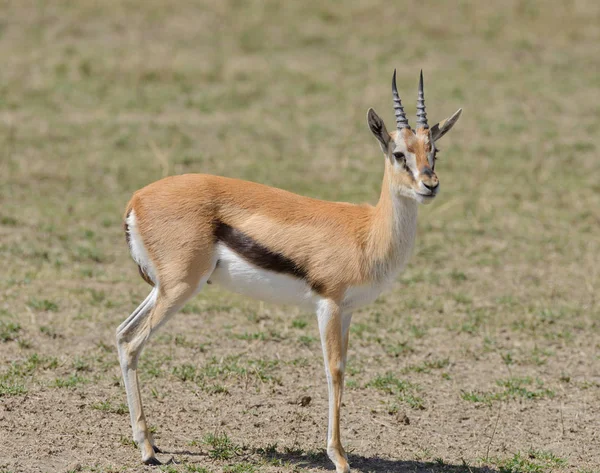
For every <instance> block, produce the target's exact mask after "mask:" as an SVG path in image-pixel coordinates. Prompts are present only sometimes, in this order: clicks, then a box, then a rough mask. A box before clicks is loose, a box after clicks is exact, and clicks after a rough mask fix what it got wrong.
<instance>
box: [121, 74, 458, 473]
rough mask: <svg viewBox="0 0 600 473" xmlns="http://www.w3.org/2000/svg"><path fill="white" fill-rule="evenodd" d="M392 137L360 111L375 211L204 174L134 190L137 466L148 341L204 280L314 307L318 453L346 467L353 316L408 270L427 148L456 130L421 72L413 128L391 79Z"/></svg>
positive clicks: (148, 440) (428, 170)
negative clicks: (372, 143)
mask: <svg viewBox="0 0 600 473" xmlns="http://www.w3.org/2000/svg"><path fill="white" fill-rule="evenodd" d="M392 93H393V101H394V110H395V115H396V128H397V129H396V130H394V131H393V132H391V133H388V131H387V129H386V127H385V125H384V123H383V120H382V119H381V118H379V116H378V115H377V114H376V113H375V111H374V110H373V109H369V111H368V113H367V121H368V123H369V128H370V129H371V132H372V133H373V134H374V135H375V137H376V138H377V140H378V141H379V145H380V146H381V149H382V151H383V154H384V158H385V159H384V164H385V172H384V176H383V184H382V189H381V196H380V198H379V202H378V203H377V205H376V206H375V207H372V206H370V205H354V204H347V203H340V202H325V201H321V200H317V199H311V198H310V197H302V196H299V195H296V194H292V193H290V192H286V191H284V190H281V189H276V188H273V187H268V186H264V185H261V184H255V183H253V182H246V181H240V180H237V179H229V178H225V177H217V176H210V175H203V174H187V175H182V176H173V177H167V178H165V179H162V180H160V181H158V182H155V183H153V184H150V185H148V186H147V187H144V188H143V189H141V190H139V191H137V192H136V193H135V194H134V195H133V198H132V199H131V201H130V202H129V204H128V205H127V209H126V212H125V233H126V237H127V242H128V244H129V249H130V251H131V255H132V257H133V259H134V260H135V262H136V263H137V264H138V266H139V270H140V274H141V276H142V277H143V278H144V280H145V281H146V282H147V283H149V284H150V285H152V286H153V289H152V291H151V292H150V294H149V295H148V297H147V298H146V300H145V301H144V302H142V304H140V306H139V307H138V308H137V309H135V311H134V312H133V313H132V314H131V315H130V316H129V317H128V318H127V320H125V321H124V322H123V323H122V324H121V325H120V326H119V328H118V329H117V344H118V348H119V360H120V364H121V369H122V371H123V379H124V381H125V388H126V390H127V402H128V404H129V412H130V414H131V425H132V428H133V439H134V440H135V441H136V442H137V444H138V445H139V447H140V449H141V451H142V460H143V461H144V463H146V464H159V461H158V460H157V459H156V456H155V452H158V451H159V450H158V449H157V448H156V446H154V441H153V439H152V435H151V434H150V432H149V430H148V424H147V423H146V418H145V416H144V412H143V409H142V399H141V396H140V389H139V385H138V377H137V364H138V358H139V355H140V352H141V351H142V348H143V346H144V344H145V343H146V341H147V340H148V338H149V337H150V335H152V333H154V332H155V331H156V330H157V329H158V328H159V327H160V326H161V325H162V324H164V323H165V322H166V321H167V320H168V319H169V317H171V316H172V315H173V314H175V312H177V310H178V309H180V308H181V307H182V306H183V305H184V304H185V302H186V301H187V300H189V299H190V298H191V297H193V296H194V295H195V294H197V293H198V292H199V291H200V290H201V289H202V287H203V286H204V285H205V284H206V283H207V282H211V283H215V284H220V285H222V286H224V287H226V288H228V289H230V290H232V291H235V292H239V293H242V294H246V295H248V296H252V297H255V298H258V299H262V300H266V301H273V302H278V303H282V304H295V305H299V306H302V307H305V308H308V309H312V310H315V311H316V314H317V318H318V325H319V331H320V335H321V343H322V347H323V356H324V358H325V372H326V374H327V384H328V388H329V426H328V430H327V453H328V455H329V458H331V460H332V461H333V462H334V463H335V466H336V469H337V472H347V471H349V467H348V461H347V456H346V452H345V451H344V448H343V447H342V443H341V439H340V406H341V404H342V390H343V384H344V369H345V367H346V353H347V350H348V329H349V326H350V319H351V316H352V311H354V310H355V309H357V308H359V307H361V306H364V305H365V304H368V303H370V302H372V301H373V300H374V299H375V298H376V297H377V296H378V295H379V293H380V292H381V291H382V290H383V289H384V288H385V287H386V286H387V285H388V284H390V283H391V282H392V281H393V280H394V278H395V277H396V275H397V274H398V272H399V271H400V270H402V268H403V267H404V266H405V265H406V263H407V261H408V259H409V256H410V254H411V251H412V249H413V244H414V241H415V232H416V227H417V204H418V203H429V202H431V201H432V200H433V199H434V197H435V196H436V195H437V193H438V190H439V182H438V177H437V176H436V174H435V160H436V147H435V142H436V141H437V140H438V139H440V138H441V137H442V136H444V135H445V134H446V132H448V130H450V129H451V128H452V126H454V124H455V123H456V121H457V120H458V118H459V117H460V114H461V110H458V111H457V112H456V113H455V114H454V115H452V116H451V117H450V118H449V119H447V120H445V121H443V122H441V123H438V124H437V125H434V126H432V127H431V128H430V127H429V126H428V125H427V115H426V113H425V102H424V96H423V74H422V73H421V78H420V81H419V92H418V101H417V126H416V128H415V130H412V129H411V128H410V126H409V124H408V120H407V118H406V116H405V114H404V109H403V107H402V103H401V101H400V97H399V96H398V91H397V89H396V72H395V71H394V77H393V80H392Z"/></svg>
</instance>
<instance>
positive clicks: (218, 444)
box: [202, 433, 242, 460]
mask: <svg viewBox="0 0 600 473" xmlns="http://www.w3.org/2000/svg"><path fill="white" fill-rule="evenodd" d="M202 441H203V443H204V444H205V445H206V446H207V447H208V456H209V457H210V458H212V459H213V460H231V459H232V458H233V457H235V456H237V455H239V454H240V453H241V451H242V448H241V447H240V446H239V445H237V444H235V443H234V442H233V441H232V440H231V439H230V438H229V436H228V435H227V434H226V433H222V434H206V435H205V436H204V438H203V439H202Z"/></svg>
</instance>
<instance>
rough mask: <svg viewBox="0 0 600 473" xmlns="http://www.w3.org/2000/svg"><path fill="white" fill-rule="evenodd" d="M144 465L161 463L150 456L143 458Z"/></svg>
mask: <svg viewBox="0 0 600 473" xmlns="http://www.w3.org/2000/svg"><path fill="white" fill-rule="evenodd" d="M144 465H162V463H161V462H160V461H159V460H158V458H156V457H150V458H148V459H147V460H144Z"/></svg>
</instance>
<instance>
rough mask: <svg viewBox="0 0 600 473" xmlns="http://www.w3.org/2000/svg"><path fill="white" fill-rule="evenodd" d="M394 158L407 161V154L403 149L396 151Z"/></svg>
mask: <svg viewBox="0 0 600 473" xmlns="http://www.w3.org/2000/svg"><path fill="white" fill-rule="evenodd" d="M394 158H396V161H406V156H404V153H403V152H401V151H398V152H396V153H394Z"/></svg>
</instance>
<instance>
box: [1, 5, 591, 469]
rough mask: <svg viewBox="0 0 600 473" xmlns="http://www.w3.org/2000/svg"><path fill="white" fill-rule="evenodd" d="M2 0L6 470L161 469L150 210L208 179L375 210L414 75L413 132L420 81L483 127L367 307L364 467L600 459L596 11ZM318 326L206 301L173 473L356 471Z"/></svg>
mask: <svg viewBox="0 0 600 473" xmlns="http://www.w3.org/2000/svg"><path fill="white" fill-rule="evenodd" d="M1 5H2V12H3V14H2V18H1V20H0V64H2V65H1V67H0V265H1V267H2V273H1V276H0V362H1V365H0V444H1V445H2V452H1V453H0V472H2V473H7V472H11V473H16V472H38V471H44V472H46V471H60V472H66V471H94V472H121V471H124V472H134V471H136V472H137V471H142V470H143V471H156V469H152V468H149V467H148V468H143V467H142V466H141V465H140V462H139V453H138V451H137V450H136V449H135V447H134V446H133V445H132V442H131V441H130V428H129V418H128V415H127V408H126V405H125V404H124V402H125V396H124V389H123V386H122V383H121V381H120V372H119V367H118V363H117V356H116V349H115V346H114V330H115V328H116V326H117V325H118V324H119V323H120V322H121V321H122V320H123V319H124V318H125V317H126V316H127V315H128V314H129V313H130V312H131V311H132V310H133V309H134V308H135V307H136V306H137V304H138V303H139V302H140V301H141V300H142V299H143V298H144V297H145V296H146V294H147V292H148V287H147V286H146V285H145V283H144V282H143V281H142V280H141V279H140V278H139V277H138V276H137V271H136V268H135V265H134V264H133V263H132V262H131V261H130V259H129V255H128V252H127V248H126V246H125V242H124V237H123V233H122V222H121V215H122V211H123V208H124V205H125V203H126V201H127V200H128V198H129V196H130V195H131V193H132V192H133V191H134V190H136V189H137V188H139V187H141V186H143V185H145V184H147V183H149V182H151V181H153V180H156V179H159V178H161V177H163V176H166V175H169V174H177V173H184V172H208V173H214V174H222V175H227V176H234V177H240V178H245V179H250V180H256V181H259V182H263V183H266V184H270V185H274V186H278V187H283V188H285V189H288V190H291V191H295V192H298V193H303V194H306V195H310V196H313V197H319V198H324V199H331V200H348V201H353V202H361V201H368V202H371V203H373V202H374V201H375V199H376V198H377V196H378V193H379V186H380V179H381V174H382V168H383V163H382V158H381V156H380V152H379V147H378V145H377V143H376V141H375V140H374V139H373V137H372V136H371V135H370V133H369V131H368V128H367V126H366V120H365V113H366V110H367V108H368V107H369V106H373V107H374V108H375V109H376V110H377V111H378V112H379V113H380V114H381V115H382V116H384V117H385V118H386V121H387V122H388V126H390V127H391V126H392V124H393V114H392V108H391V93H390V86H389V84H390V79H391V72H392V70H393V69H394V68H395V67H397V68H398V86H399V89H400V92H401V94H402V96H403V99H404V102H405V104H406V109H407V112H408V113H409V114H410V116H411V117H414V111H415V105H414V103H415V100H416V84H417V77H418V71H419V69H420V68H423V69H424V71H425V83H426V96H427V104H428V112H429V117H430V120H432V121H434V122H435V121H437V120H440V119H443V118H445V117H446V116H448V115H450V114H451V113H452V112H454V111H455V110H456V109H457V108H459V107H463V108H464V113H463V117H462V118H461V121H460V122H459V124H458V125H457V126H456V127H455V129H454V130H453V131H452V132H451V133H450V134H449V135H448V136H447V137H446V138H444V140H443V142H442V147H443V151H442V152H441V153H440V161H439V163H438V175H439V176H440V179H441V183H442V184H441V185H442V189H443V190H442V193H441V195H440V197H438V199H436V202H435V203H434V204H433V205H431V206H429V207H427V208H422V210H421V212H420V213H421V214H420V219H419V220H420V221H419V233H418V237H417V238H418V240H417V247H416V251H415V255H414V257H413V259H412V262H411V265H410V266H409V268H408V269H407V271H406V272H405V273H404V274H403V275H402V276H401V277H400V278H399V279H398V281H397V283H396V284H395V286H394V287H393V289H392V290H391V291H390V292H388V293H387V294H385V295H384V296H382V297H381V298H380V299H379V300H378V301H377V302H376V303H375V304H373V305H372V306H370V307H368V308H366V309H364V310H362V311H361V312H359V313H357V314H355V317H354V325H353V328H352V335H351V347H350V362H349V368H348V370H349V375H348V382H347V387H348V389H347V391H346V394H345V407H344V409H343V437H344V438H345V441H346V445H347V449H348V450H349V451H350V460H351V465H352V466H353V467H354V468H355V469H356V471H362V472H371V471H373V472H388V471H390V472H391V471H393V472H413V471H423V472H425V471H426V472H435V473H440V472H478V473H484V472H503V473H509V472H510V473H518V472H529V473H531V472H533V473H537V472H551V471H552V472H553V471H556V472H578V473H591V472H597V471H599V469H598V468H599V467H598V465H600V447H599V442H600V438H599V437H598V425H599V422H600V418H599V415H598V405H599V403H600V360H599V355H598V353H599V348H600V345H599V342H598V336H597V333H598V329H599V328H600V327H599V324H600V303H599V301H598V296H597V291H598V288H599V287H600V270H599V266H598V258H599V254H600V238H599V236H598V234H599V232H598V231H599V228H600V185H599V184H598V182H599V180H598V176H600V161H599V160H598V151H599V146H600V145H599V141H598V136H600V105H599V104H600V101H599V99H600V79H599V76H598V70H600V56H599V55H598V43H599V41H600V29H599V28H598V24H599V22H600V7H599V6H598V3H597V2H592V1H591V0H587V1H586V0H573V1H566V2H558V1H555V2H534V1H527V0H521V1H508V2H502V3H501V4H500V3H499V2H488V3H486V4H484V3H483V2H468V1H461V2H446V3H442V2H435V1H430V0H426V1H424V2H419V3H415V4H410V5H408V4H407V5H404V6H403V5H402V2H359V1H348V2H344V4H343V7H342V5H341V4H338V5H337V6H336V5H330V4H328V2H317V1H312V0H309V1H305V2H263V1H254V2H239V1H212V2H210V1H208V2H202V3H192V2H178V3H177V4H176V5H174V4H170V5H167V4H166V3H165V2H163V1H158V0H156V1H146V2H141V1H136V2H134V1H128V2H126V1H123V2H116V1H107V2H92V1H82V2H68V1H54V2H42V1H39V2H35V1H32V0H27V1H18V2H17V1H12V2H7V1H2V2H1ZM411 119H412V120H413V123H414V118H411ZM316 337H317V329H316V321H315V320H314V317H313V316H312V315H311V314H306V313H302V312H300V311H298V310H296V309H293V308H283V307H273V306H268V305H263V304H260V303H257V302H253V301H249V300H246V299H242V298H240V297H236V296H232V295H230V294H226V293H224V292H221V291H219V290H218V288H215V287H214V286H212V287H209V288H208V289H207V290H206V291H204V292H203V293H202V294H201V295H200V296H198V298H197V299H195V300H194V302H193V303H191V304H188V305H187V306H186V308H185V310H184V311H183V313H181V314H179V315H178V316H177V317H175V318H174V319H173V320H172V321H171V322H170V323H169V324H168V325H167V327H166V328H165V329H164V330H163V331H162V332H161V333H160V334H159V335H158V336H157V337H156V338H155V339H153V341H152V342H151V343H150V344H149V346H148V349H147V350H146V351H145V353H144V356H143V361H142V366H141V376H142V384H143V396H144V401H145V405H146V411H147V414H148V416H149V419H150V422H151V423H152V425H153V426H154V427H153V428H154V429H155V436H156V438H157V443H158V445H159V446H161V447H162V448H163V449H164V450H165V451H166V452H168V453H167V454H163V455H160V456H159V458H161V459H162V460H163V461H166V460H168V459H169V458H170V457H173V463H171V464H169V465H167V466H165V467H162V469H163V471H166V472H225V473H227V472H232V473H236V472H237V473H243V472H246V473H251V472H300V471H302V472H319V471H330V469H331V467H330V464H329V463H328V461H327V460H326V458H325V456H324V452H323V448H324V446H325V434H326V400H327V399H326V387H325V382H324V374H323V373H322V361H321V352H320V347H319V343H318V340H317V338H316ZM309 397H310V402H309Z"/></svg>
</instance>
